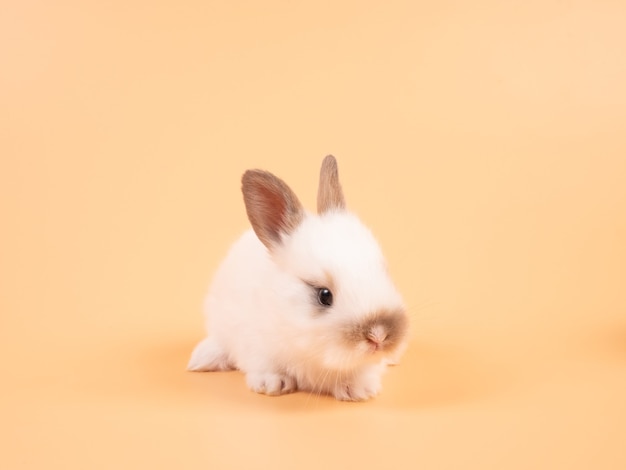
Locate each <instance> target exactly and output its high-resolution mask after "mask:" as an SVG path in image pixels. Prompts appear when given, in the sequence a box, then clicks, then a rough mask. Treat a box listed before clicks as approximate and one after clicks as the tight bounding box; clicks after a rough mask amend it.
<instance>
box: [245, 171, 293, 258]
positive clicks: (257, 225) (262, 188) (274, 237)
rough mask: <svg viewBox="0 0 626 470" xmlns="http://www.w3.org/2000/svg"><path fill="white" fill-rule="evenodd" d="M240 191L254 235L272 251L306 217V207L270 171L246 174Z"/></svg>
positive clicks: (247, 172)
mask: <svg viewBox="0 0 626 470" xmlns="http://www.w3.org/2000/svg"><path fill="white" fill-rule="evenodd" d="M241 191H242V192H243V200H244V203H245V205H246V212H247V213H248V220H250V223H251V224H252V228H253V229H254V233H256V236H257V237H259V240H261V242H262V243H263V244H264V245H265V246H266V247H267V248H268V249H269V250H271V249H272V248H273V247H275V246H277V245H279V244H280V243H281V240H282V236H283V235H289V234H291V233H292V232H293V231H294V230H295V229H296V227H298V225H299V224H300V222H301V221H302V219H303V217H304V208H303V207H302V204H301V203H300V201H299V200H298V197H297V196H296V195H295V193H294V192H293V191H292V190H291V188H289V186H287V184H286V183H285V182H284V181H283V180H281V179H280V178H277V177H276V176H274V175H273V174H271V173H269V172H267V171H263V170H248V171H246V172H245V173H244V175H243V177H242V178H241Z"/></svg>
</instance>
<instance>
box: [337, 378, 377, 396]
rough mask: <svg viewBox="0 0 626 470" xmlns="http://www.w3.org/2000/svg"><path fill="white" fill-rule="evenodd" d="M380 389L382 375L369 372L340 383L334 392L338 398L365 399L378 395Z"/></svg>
mask: <svg viewBox="0 0 626 470" xmlns="http://www.w3.org/2000/svg"><path fill="white" fill-rule="evenodd" d="M380 389H381V383H380V377H379V376H373V375H369V374H368V375H360V376H356V377H354V378H353V379H351V380H348V381H345V382H342V383H339V384H338V385H337V386H336V387H335V388H334V389H333V390H332V394H333V396H334V397H335V398H336V399H337V400H343V401H363V400H367V399H369V398H372V397H375V396H376V395H378V393H379V392H380Z"/></svg>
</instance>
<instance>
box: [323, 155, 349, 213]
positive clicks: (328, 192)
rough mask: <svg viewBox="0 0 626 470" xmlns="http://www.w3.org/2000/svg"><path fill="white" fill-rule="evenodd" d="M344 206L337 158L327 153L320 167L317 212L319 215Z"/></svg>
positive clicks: (339, 209) (344, 201)
mask: <svg viewBox="0 0 626 470" xmlns="http://www.w3.org/2000/svg"><path fill="white" fill-rule="evenodd" d="M345 207H346V200H345V198H344V197H343V190H342V189H341V184H340V183H339V171H338V170H337V160H336V159H335V157H333V156H332V155H328V156H327V157H326V158H324V161H323V162H322V168H321V169H320V182H319V187H318V188H317V213H318V214H320V215H321V214H324V213H326V212H329V211H342V210H344V209H345Z"/></svg>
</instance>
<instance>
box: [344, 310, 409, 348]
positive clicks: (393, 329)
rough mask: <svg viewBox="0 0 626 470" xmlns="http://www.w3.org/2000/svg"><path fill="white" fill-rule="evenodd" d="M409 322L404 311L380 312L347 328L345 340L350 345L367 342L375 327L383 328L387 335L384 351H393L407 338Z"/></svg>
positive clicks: (383, 344) (382, 346)
mask: <svg viewBox="0 0 626 470" xmlns="http://www.w3.org/2000/svg"><path fill="white" fill-rule="evenodd" d="M408 326H409V321H408V318H407V315H406V313H405V312H404V310H380V311H378V312H375V313H373V314H371V315H369V316H367V317H366V318H365V319H364V320H362V321H360V322H358V323H356V324H354V323H353V324H350V325H348V326H346V328H345V330H344V334H345V338H346V339H347V341H348V342H349V343H350V344H353V345H354V344H357V343H359V342H361V341H367V338H368V336H369V335H370V333H371V331H372V329H373V328H375V327H382V328H383V329H384V331H385V333H386V334H387V336H386V338H385V340H384V341H383V342H382V343H381V350H382V351H387V352H388V351H393V350H394V349H395V348H396V347H397V346H398V345H399V344H400V343H401V342H402V340H403V339H404V338H405V337H406V335H407V333H408Z"/></svg>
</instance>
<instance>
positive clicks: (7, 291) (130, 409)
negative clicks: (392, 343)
mask: <svg viewBox="0 0 626 470" xmlns="http://www.w3.org/2000/svg"><path fill="white" fill-rule="evenodd" d="M625 84H626V4H625V3H624V2H622V1H610V0H606V1H605V0H599V1H598V0H537V1H485V0H480V1H474V2H464V1H453V0H439V1H434V0H428V1H396V0H391V1H387V2H358V1H342V0H340V1H337V2H330V1H323V2H317V1H315V2H314V1H310V2H300V1H286V0H282V1H280V0H268V1H263V2H254V1H231V2H228V1H217V0H213V1H168V0H163V1H150V2H148V1H135V0H130V1H110V2H84V1H63V0H57V1H39V0H21V1H13V2H9V1H4V2H2V5H0V224H1V226H0V381H1V383H0V385H1V386H0V416H1V419H0V468H3V469H7V470H13V469H43V468H45V469H57V468H58V469H64V470H68V469H113V468H116V469H117V468H151V469H172V468H181V469H228V468H242V469H243V468H246V469H247V468H272V469H281V468H300V469H309V468H311V469H313V468H315V469H319V468H325V469H331V468H411V469H416V468H418V469H424V470H426V469H529V468H535V469H538V468H541V469H557V468H561V469H588V468H594V469H623V468H626V450H625V447H624V445H625V444H626V398H625V397H626V295H625V288H626V184H625V177H626V86H625ZM328 153H333V154H334V155H336V157H337V158H338V160H339V166H340V174H341V178H342V182H343V186H344V190H345V192H346V197H347V200H348V204H349V206H350V207H351V208H352V209H353V210H354V211H355V212H357V213H358V214H359V215H360V217H361V218H362V219H363V221H364V222H365V223H366V224H367V225H368V226H370V227H371V228H372V230H373V232H374V233H375V234H376V236H377V237H378V239H379V241H380V243H381V245H382V247H383V249H384V251H385V253H386V255H387V258H388V262H389V265H390V269H391V272H392V275H393V277H394V279H395V281H396V282H397V284H398V287H399V289H400V290H401V292H402V293H403V295H404V297H405V299H406V302H407V305H408V306H409V310H410V313H411V320H412V343H411V346H410V348H409V350H408V352H407V354H406V356H405V357H404V360H403V361H402V363H401V364H400V365H399V366H398V367H396V368H393V369H392V370H390V371H389V373H388V374H387V375H386V376H385V378H384V387H383V392H382V394H381V395H380V396H379V397H378V398H376V399H374V400H372V401H369V402H366V403H358V404H354V403H341V402H336V401H334V400H332V399H330V398H326V397H319V396H311V395H307V394H304V393H297V394H294V395H290V396H285V397H279V398H271V397H265V396H260V395H256V394H254V393H252V392H250V391H248V390H247V389H246V387H245V383H244V379H243V376H242V375H241V374H240V373H238V372H231V373H216V374H192V373H188V372H186V371H185V365H186V362H187V360H188V357H189V354H190V352H191V350H192V348H193V346H194V345H195V343H196V342H197V341H198V340H199V339H200V338H201V337H202V336H203V334H204V329H203V328H204V327H203V320H202V316H201V308H200V307H201V303H202V299H203V296H204V293H205V291H206V288H207V286H208V283H209V281H210V279H211V275H212V273H213V272H214V270H215V269H216V267H217V265H218V263H219V261H220V259H221V258H222V257H223V255H224V254H225V252H226V250H227V249H228V246H229V245H230V243H231V242H232V241H233V240H234V239H235V238H236V237H237V236H238V235H239V233H240V232H241V231H242V230H244V229H245V228H246V227H247V220H246V218H245V211H244V208H243V202H242V198H241V194H240V189H239V187H240V175H241V174H242V172H243V171H244V170H245V169H247V168H253V167H258V168H264V169H267V170H270V171H272V172H274V173H275V174H277V175H279V176H280V177H282V178H284V179H285V180H286V181H287V182H288V183H289V184H290V185H291V186H292V187H293V188H294V189H295V191H296V192H297V193H298V195H299V196H300V198H301V200H302V201H303V202H304V203H305V205H307V206H308V207H309V208H312V207H313V203H314V201H315V190H316V184H317V172H318V167H319V164H320V162H321V160H322V158H323V157H324V156H325V155H326V154H328Z"/></svg>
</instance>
